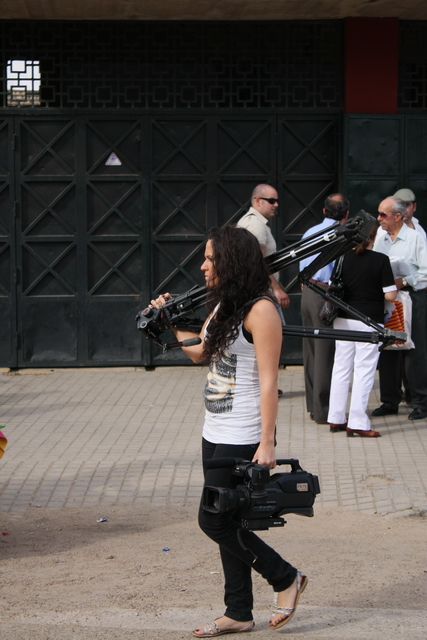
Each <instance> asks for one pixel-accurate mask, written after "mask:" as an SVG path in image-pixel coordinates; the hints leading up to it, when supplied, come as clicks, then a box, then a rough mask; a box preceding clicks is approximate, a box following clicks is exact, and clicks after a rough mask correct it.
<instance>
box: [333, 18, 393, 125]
mask: <svg viewBox="0 0 427 640" xmlns="http://www.w3.org/2000/svg"><path fill="white" fill-rule="evenodd" d="M345 31H346V51H345V110H346V113H396V112H397V80H398V64H399V20H398V18H346V30H345Z"/></svg>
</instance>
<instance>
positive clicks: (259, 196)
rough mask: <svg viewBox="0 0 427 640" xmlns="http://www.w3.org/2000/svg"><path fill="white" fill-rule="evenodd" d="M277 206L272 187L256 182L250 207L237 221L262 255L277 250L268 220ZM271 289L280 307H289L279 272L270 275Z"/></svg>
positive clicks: (273, 214)
mask: <svg viewBox="0 0 427 640" xmlns="http://www.w3.org/2000/svg"><path fill="white" fill-rule="evenodd" d="M278 207H279V197H278V195H277V191H276V189H275V188H274V187H272V186H270V185H269V184H258V185H257V186H256V187H255V189H254V190H253V192H252V197H251V207H250V209H249V211H248V212H247V213H245V215H244V216H243V217H242V218H240V220H239V222H238V223H237V226H238V227H244V228H245V229H247V230H248V231H250V232H251V233H253V235H254V236H255V237H256V238H257V240H258V242H259V244H260V247H261V251H262V253H263V255H264V256H269V255H270V254H271V253H274V252H275V251H276V250H277V246H276V241H275V239H274V238H273V234H272V233H271V229H270V227H269V225H268V224H267V223H268V221H269V220H270V219H271V218H273V217H274V216H275V215H276V211H277V209H278ZM270 283H271V290H272V292H273V294H274V296H275V298H276V300H277V302H278V304H279V305H280V307H289V305H290V300H289V296H288V294H287V293H286V291H285V290H284V289H283V287H282V285H281V284H280V282H279V274H278V273H275V274H273V275H271V276H270Z"/></svg>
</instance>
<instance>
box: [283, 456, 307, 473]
mask: <svg viewBox="0 0 427 640" xmlns="http://www.w3.org/2000/svg"><path fill="white" fill-rule="evenodd" d="M283 464H289V465H290V466H291V467H292V473H298V471H302V472H303V473H305V472H304V469H303V468H302V467H301V465H300V463H299V460H297V459H296V458H280V459H279V460H276V466H278V467H279V466H282V465H283Z"/></svg>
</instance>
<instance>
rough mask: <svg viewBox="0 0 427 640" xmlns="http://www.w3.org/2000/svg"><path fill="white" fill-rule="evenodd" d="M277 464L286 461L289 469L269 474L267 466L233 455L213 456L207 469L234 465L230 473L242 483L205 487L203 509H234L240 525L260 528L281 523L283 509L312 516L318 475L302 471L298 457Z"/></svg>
mask: <svg viewBox="0 0 427 640" xmlns="http://www.w3.org/2000/svg"><path fill="white" fill-rule="evenodd" d="M276 464H277V465H283V464H289V465H290V466H291V471H290V472H288V473H275V474H273V475H272V476H270V472H269V469H268V467H266V466H264V465H261V464H257V463H256V462H249V461H248V460H237V459H236V458H216V459H215V458H214V459H212V460H209V461H208V462H207V464H206V468H207V469H225V468H231V467H234V469H233V475H236V476H240V477H241V478H243V482H244V484H241V485H238V486H237V488H236V489H225V488H221V487H204V489H203V496H202V508H203V511H207V512H209V513H226V512H227V511H232V510H234V509H237V515H238V517H239V519H240V520H241V525H242V528H243V529H250V530H251V531H262V530H266V529H269V528H270V527H283V526H284V525H285V522H286V521H285V520H284V518H280V517H279V516H281V515H283V514H285V513H296V514H297V515H301V516H308V517H312V516H313V504H314V501H315V499H316V495H317V494H318V493H320V486H319V478H318V477H317V476H315V475H312V474H311V473H307V471H304V470H303V469H302V468H301V466H300V464H299V460H296V459H293V458H291V459H288V460H277V463H276Z"/></svg>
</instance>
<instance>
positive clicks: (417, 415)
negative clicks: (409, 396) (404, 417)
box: [408, 407, 427, 420]
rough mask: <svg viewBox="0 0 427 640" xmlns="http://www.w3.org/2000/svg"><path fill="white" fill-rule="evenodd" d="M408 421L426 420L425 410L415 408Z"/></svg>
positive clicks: (426, 410)
mask: <svg viewBox="0 0 427 640" xmlns="http://www.w3.org/2000/svg"><path fill="white" fill-rule="evenodd" d="M408 418H409V420H422V419H423V418H427V409H420V407H416V408H415V409H414V410H413V411H411V413H410V414H409V416H408Z"/></svg>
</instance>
